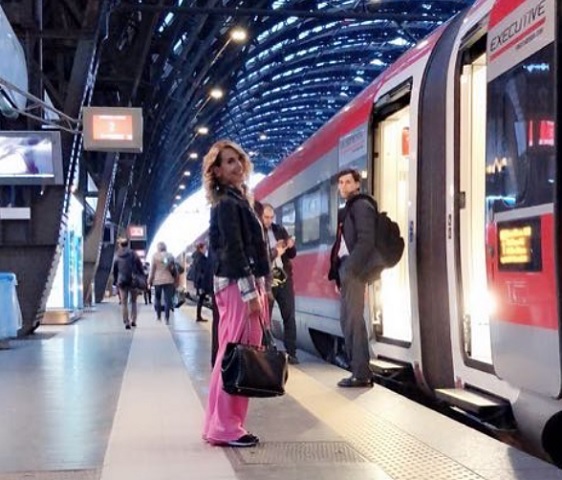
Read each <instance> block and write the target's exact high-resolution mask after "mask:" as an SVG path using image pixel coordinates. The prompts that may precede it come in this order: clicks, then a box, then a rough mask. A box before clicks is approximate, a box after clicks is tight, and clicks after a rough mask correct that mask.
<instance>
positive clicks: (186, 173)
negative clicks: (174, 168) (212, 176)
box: [183, 170, 191, 177]
mask: <svg viewBox="0 0 562 480" xmlns="http://www.w3.org/2000/svg"><path fill="white" fill-rule="evenodd" d="M183 176H184V177H191V172H190V171H189V170H186V171H185V172H183Z"/></svg>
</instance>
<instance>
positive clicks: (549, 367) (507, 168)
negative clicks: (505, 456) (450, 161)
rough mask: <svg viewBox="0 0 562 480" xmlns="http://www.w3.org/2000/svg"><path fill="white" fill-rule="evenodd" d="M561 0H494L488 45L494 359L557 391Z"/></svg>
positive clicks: (532, 386)
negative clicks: (558, 7) (558, 12)
mask: <svg viewBox="0 0 562 480" xmlns="http://www.w3.org/2000/svg"><path fill="white" fill-rule="evenodd" d="M555 3H557V2H544V1H538V0H529V1H526V2H511V1H507V0H498V1H497V2H496V4H495V6H494V9H493V10H492V13H491V16H490V32H489V35H488V45H487V52H488V59H489V61H488V74H487V81H488V110H487V111H488V115H487V121H488V128H487V138H486V146H487V149H486V206H487V210H488V215H487V225H486V235H487V238H486V246H487V249H486V252H487V262H488V275H489V282H490V289H491V291H492V293H493V295H494V297H495V302H496V309H495V311H494V313H493V316H492V319H491V320H492V321H491V339H492V352H493V357H494V367H495V369H496V372H497V373H498V375H499V376H500V377H501V378H504V379H506V380H507V381H509V382H510V383H511V384H513V385H518V386H520V387H522V388H524V389H526V390H531V391H534V392H537V393H540V394H543V395H548V396H551V397H558V396H559V395H560V393H561V387H562V383H561V369H560V339H559V331H560V328H559V299H558V295H559V294H558V286H557V274H558V273H557V272H558V271H559V266H558V262H559V261H560V259H559V258H557V255H559V252H560V238H559V236H558V235H557V233H556V232H557V228H559V225H557V223H558V222H559V220H557V218H556V214H555V211H556V208H555V199H556V187H557V183H558V182H557V176H558V177H559V174H557V168H556V164H557V155H556V153H557V152H556V134H555V131H556V102H557V90H558V88H557V87H558V86H559V84H558V83H557V81H556V62H555V54H556V49H555V41H554V40H555V25H556V18H557V17H556V5H555ZM558 188H559V187H558Z"/></svg>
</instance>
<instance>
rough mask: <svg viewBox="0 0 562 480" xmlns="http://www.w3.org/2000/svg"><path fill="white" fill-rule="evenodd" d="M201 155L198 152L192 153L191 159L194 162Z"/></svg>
mask: <svg viewBox="0 0 562 480" xmlns="http://www.w3.org/2000/svg"><path fill="white" fill-rule="evenodd" d="M198 156H199V155H197V152H191V153H190V154H189V158H191V159H192V160H195V159H196V158H197V157H198Z"/></svg>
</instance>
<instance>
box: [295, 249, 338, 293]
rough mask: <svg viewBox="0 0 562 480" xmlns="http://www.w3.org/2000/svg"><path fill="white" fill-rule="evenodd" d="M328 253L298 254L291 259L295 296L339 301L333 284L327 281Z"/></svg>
mask: <svg viewBox="0 0 562 480" xmlns="http://www.w3.org/2000/svg"><path fill="white" fill-rule="evenodd" d="M329 268H330V251H329V250H327V251H321V252H319V251H313V252H303V253H299V254H298V255H297V256H296V257H295V258H294V259H293V281H294V284H295V294H296V295H298V296H301V297H313V298H324V299H339V295H338V294H337V293H336V292H335V289H334V282H329V281H328V270H329Z"/></svg>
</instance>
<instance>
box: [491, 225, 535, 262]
mask: <svg viewBox="0 0 562 480" xmlns="http://www.w3.org/2000/svg"><path fill="white" fill-rule="evenodd" d="M498 249H499V255H498V262H499V269H500V270H515V271H532V272H536V271H540V270H541V268H542V258H541V223H540V218H533V219H525V220H513V221H509V222H500V223H498Z"/></svg>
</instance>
